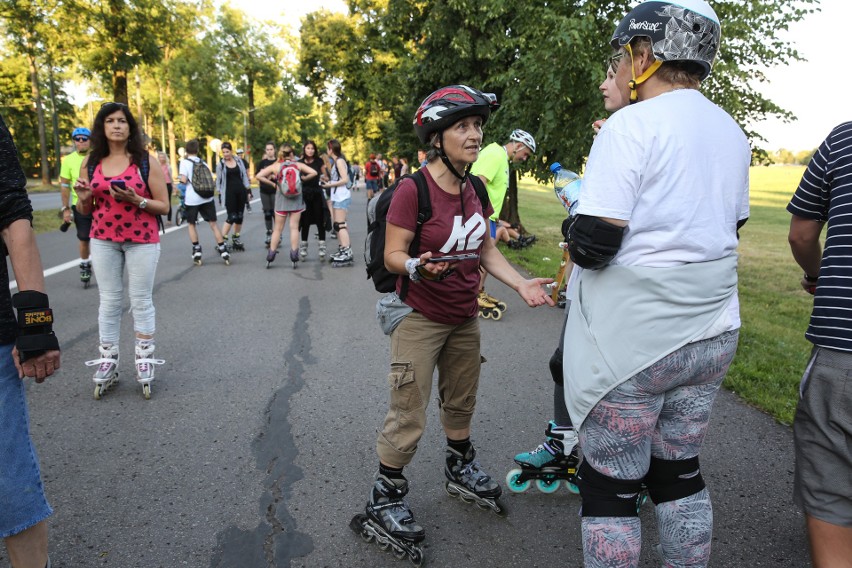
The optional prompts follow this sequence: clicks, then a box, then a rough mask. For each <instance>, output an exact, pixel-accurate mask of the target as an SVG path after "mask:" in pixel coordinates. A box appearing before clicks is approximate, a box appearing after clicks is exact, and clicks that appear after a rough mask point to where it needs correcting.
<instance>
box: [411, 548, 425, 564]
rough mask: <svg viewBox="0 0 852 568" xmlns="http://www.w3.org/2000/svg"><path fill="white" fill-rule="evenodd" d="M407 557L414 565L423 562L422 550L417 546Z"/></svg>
mask: <svg viewBox="0 0 852 568" xmlns="http://www.w3.org/2000/svg"><path fill="white" fill-rule="evenodd" d="M408 559H409V560H411V563H412V564H414V565H415V566H420V565H422V564H423V551H422V550H420V549H419V548H415V549H414V552H412V553H411V554H409V556H408Z"/></svg>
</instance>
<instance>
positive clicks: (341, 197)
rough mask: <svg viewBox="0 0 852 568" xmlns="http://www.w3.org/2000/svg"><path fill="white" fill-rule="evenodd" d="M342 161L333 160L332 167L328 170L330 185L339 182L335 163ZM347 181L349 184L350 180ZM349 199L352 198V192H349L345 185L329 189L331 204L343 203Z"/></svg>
mask: <svg viewBox="0 0 852 568" xmlns="http://www.w3.org/2000/svg"><path fill="white" fill-rule="evenodd" d="M342 159H343V158H336V159H335V160H334V165H332V166H331V168H329V170H330V172H331V177H330V179H329V181H331V182H332V183H334V182H337V181H340V174H339V173H338V171H337V162H338V160H342ZM349 181H350V182H351V181H352V180H349ZM350 197H352V192H351V191H350V190H349V188H347V187H346V185H345V184H344V185H337V186H335V187H332V188H331V202H332V203H340V202H341V201H345V200H347V199H349V198H350Z"/></svg>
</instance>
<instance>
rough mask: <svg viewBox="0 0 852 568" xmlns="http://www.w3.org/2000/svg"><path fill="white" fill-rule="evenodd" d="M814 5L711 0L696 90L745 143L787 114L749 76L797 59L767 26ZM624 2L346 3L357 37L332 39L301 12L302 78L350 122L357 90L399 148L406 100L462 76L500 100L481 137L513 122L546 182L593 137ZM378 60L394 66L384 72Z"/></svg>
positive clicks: (406, 120)
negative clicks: (766, 122)
mask: <svg viewBox="0 0 852 568" xmlns="http://www.w3.org/2000/svg"><path fill="white" fill-rule="evenodd" d="M816 1H817V0H802V2H798V3H797V4H796V5H791V4H790V3H789V2H787V1H785V0H771V1H766V0H724V1H723V0H720V1H718V2H715V3H714V4H713V5H714V8H715V9H716V11H717V13H718V14H719V16H720V19H721V20H722V23H723V39H722V46H721V55H720V57H719V61H718V64H717V66H716V68H715V70H714V72H713V75H711V77H710V79H709V80H708V81H707V82H706V84H705V86H704V88H703V90H704V92H705V93H707V95H708V96H709V97H710V98H711V99H712V100H713V101H715V102H717V103H718V104H719V105H720V106H722V107H723V108H725V109H726V110H727V111H728V112H729V113H731V115H732V116H733V117H734V118H735V119H736V120H737V121H738V122H739V123H740V124H741V125H742V126H743V127H744V129H745V131H746V133H747V134H748V135H749V137H750V138H751V139H752V140H754V141H757V142H759V137H758V136H757V135H756V133H754V132H752V131H750V130H749V129H748V128H747V127H748V124H751V123H752V122H753V121H758V120H760V119H761V118H763V117H767V116H781V117H785V118H789V117H790V114H789V113H787V112H786V111H784V110H783V109H781V108H780V107H778V106H777V105H776V104H774V103H773V102H772V101H770V100H768V99H767V98H765V97H764V96H763V95H761V94H760V93H758V92H757V91H756V90H754V88H753V87H752V86H751V84H752V83H753V82H755V81H761V80H763V76H762V74H761V72H760V71H759V69H760V68H762V67H765V66H771V65H775V64H778V63H790V62H794V61H796V60H798V59H800V56H799V54H798V53H797V52H796V50H795V49H794V48H793V47H792V46H790V45H789V44H787V43H785V42H783V41H782V40H781V39H779V37H778V33H779V32H780V31H782V30H785V29H787V27H788V26H789V24H790V23H792V22H795V21H798V20H800V19H802V18H803V17H804V16H805V15H806V14H808V13H810V12H812V11H813V8H811V6H813V5H815V4H816ZM632 4H633V2H628V1H627V0H606V1H602V0H573V1H571V0H569V1H566V2H552V1H550V0H452V1H447V2H435V1H425V2H424V1H423V0H351V1H350V2H349V10H350V14H351V15H350V17H349V18H347V19H346V20H345V21H346V22H347V29H349V30H352V31H353V32H356V31H357V37H363V38H364V39H365V41H364V42H363V43H362V44H349V45H348V46H343V45H339V42H338V40H337V38H336V37H335V36H334V35H332V34H330V33H328V31H330V30H328V29H327V28H328V27H329V26H328V25H327V24H317V23H314V22H311V21H310V20H306V22H305V23H306V26H305V27H303V30H302V67H301V70H302V73H301V77H303V78H304V80H305V84H307V85H309V86H311V87H312V88H314V89H315V90H320V86H319V85H318V82H319V81H324V82H326V83H328V82H332V83H333V84H334V85H335V87H336V95H337V96H336V97H335V98H334V99H333V100H332V101H331V103H332V105H333V108H334V111H335V113H336V114H337V116H338V118H339V119H344V120H346V119H349V120H352V119H354V118H356V117H355V116H353V115H352V114H351V111H350V109H351V107H352V103H351V102H350V101H351V100H352V99H356V97H355V96H354V95H356V94H357V95H363V96H362V98H363V99H364V100H368V101H370V102H371V103H372V104H373V107H372V108H373V109H374V110H372V111H371V112H378V113H386V115H387V116H389V117H391V121H392V125H393V132H391V133H388V134H387V135H386V136H384V137H383V139H384V140H387V141H389V142H390V143H392V144H398V145H400V146H404V147H406V148H411V147H413V146H414V145H413V144H412V142H411V141H412V139H413V135H412V133H411V118H410V117H411V116H412V115H413V112H414V110H415V108H416V105H417V104H418V103H419V102H420V100H421V99H422V98H423V96H425V95H426V94H428V93H429V92H431V91H432V90H434V89H435V88H437V87H438V86H440V85H446V84H452V83H465V84H470V85H472V86H475V87H478V88H481V89H483V90H486V91H491V92H494V93H496V94H497V95H498V98H499V100H501V102H502V106H501V109H500V110H499V111H498V112H497V113H495V115H494V117H493V119H492V120H491V121H489V124H488V125H487V129H486V142H488V141H491V140H498V141H501V142H505V139H506V137H507V136H508V134H509V132H511V130H512V129H513V128H516V127H517V128H524V129H525V130H528V131H529V132H530V133H532V134H533V136H534V137H535V138H536V140H537V142H538V145H539V147H540V150H539V151H538V153H537V154H536V156H535V159H534V160H531V162H530V163H529V164H528V166H527V168H528V170H529V171H530V173H532V174H533V175H534V176H535V177H536V178H537V179H539V180H546V179H548V178H549V177H550V173H549V171H548V169H547V166H548V164H549V163H550V162H552V161H555V160H559V161H561V162H562V163H563V164H566V165H567V164H570V165H571V166H572V167H574V168H576V169H580V167H581V166H582V163H583V159H584V157H585V155H586V154H587V153H588V148H589V146H590V145H591V141H592V130H591V128H590V124H591V122H592V121H593V120H595V119H596V118H600V117H602V116H604V109H603V104H602V102H601V100H600V96H599V94H598V91H597V87H598V85H599V84H600V82H601V81H602V80H603V78H604V71H605V64H604V61H605V59H606V56H607V55H608V54H609V53H610V52H611V48H610V47H609V40H610V38H611V36H612V32H613V30H614V29H615V26H616V23H617V22H618V21H619V20H620V19H621V18H622V17H623V16H624V15H625V14H626V13H627V12H628V11H629V8H630V6H631V5H632ZM309 18H310V16H309ZM325 19H328V18H325ZM307 24H311V25H307ZM323 26H325V28H326V29H323ZM323 32H325V33H323ZM341 35H342V34H341ZM322 42H326V45H322ZM353 45H355V46H356V47H352V46H353ZM344 47H346V49H344ZM341 61H342V63H341ZM383 61H390V62H392V64H393V67H392V68H391V69H389V70H388V71H389V73H387V74H385V75H383V74H382V71H384V69H383V68H382V66H381V62H383ZM377 62H379V63H380V65H378V66H377V65H376V63H377ZM312 70H321V71H322V72H321V73H317V72H314V73H310V72H309V71H312ZM372 74H377V75H379V76H380V77H381V81H380V83H379V84H375V83H370V82H368V81H366V80H364V79H362V78H361V77H364V76H369V75H372ZM360 90H366V91H368V92H367V93H362V92H359V91H360ZM412 153H413V152H412ZM759 155H760V153H758V156H759ZM516 175H517V172H516V173H515V175H513V176H512V182H511V186H510V200H509V204H508V205H507V207H504V210H505V211H506V212H507V214H508V215H510V216H515V215H516V212H517V200H516V198H515V196H514V187H515V182H516Z"/></svg>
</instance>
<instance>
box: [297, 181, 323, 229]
mask: <svg viewBox="0 0 852 568" xmlns="http://www.w3.org/2000/svg"><path fill="white" fill-rule="evenodd" d="M311 189H312V188H311ZM311 189H308V190H307V191H303V193H302V199H304V200H305V210H304V211H303V212H302V216H301V218H300V219H299V227H300V228H301V229H302V240H303V241H306V240H308V235H309V234H310V232H311V225H316V227H317V231H318V232H319V240H321V241H324V240H325V218H324V217H323V209H325V210H327V209H328V207H326V203H325V194H324V193H323V191H322V189H320V188H317V190H318V191H312V190H311Z"/></svg>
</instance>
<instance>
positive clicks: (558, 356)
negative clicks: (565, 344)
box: [549, 347, 565, 385]
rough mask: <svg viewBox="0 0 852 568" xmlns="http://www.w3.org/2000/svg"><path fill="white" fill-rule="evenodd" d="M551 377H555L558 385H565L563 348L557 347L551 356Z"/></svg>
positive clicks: (554, 379)
mask: <svg viewBox="0 0 852 568" xmlns="http://www.w3.org/2000/svg"><path fill="white" fill-rule="evenodd" d="M549 365H550V376H551V377H553V382H554V383H556V384H557V385H562V384H565V377H564V376H563V375H562V348H561V347H557V348H556V351H554V352H553V355H551V356H550V363H549Z"/></svg>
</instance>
